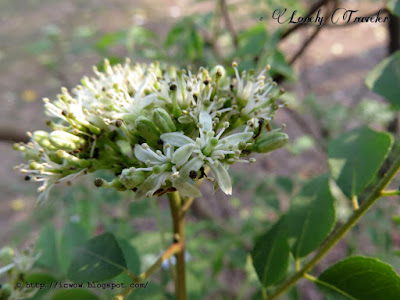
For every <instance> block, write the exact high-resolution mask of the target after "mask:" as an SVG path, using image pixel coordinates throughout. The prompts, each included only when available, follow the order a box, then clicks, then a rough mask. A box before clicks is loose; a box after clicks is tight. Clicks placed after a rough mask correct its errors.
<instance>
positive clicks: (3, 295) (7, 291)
mask: <svg viewBox="0 0 400 300" xmlns="http://www.w3.org/2000/svg"><path fill="white" fill-rule="evenodd" d="M11 291H12V290H11V285H10V284H8V283H6V284H4V285H2V287H1V288H0V299H4V300H7V299H9V297H10V296H11Z"/></svg>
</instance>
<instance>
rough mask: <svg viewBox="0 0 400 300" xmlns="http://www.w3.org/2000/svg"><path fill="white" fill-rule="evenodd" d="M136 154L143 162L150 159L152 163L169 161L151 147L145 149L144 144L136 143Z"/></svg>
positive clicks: (157, 163)
mask: <svg viewBox="0 0 400 300" xmlns="http://www.w3.org/2000/svg"><path fill="white" fill-rule="evenodd" d="M134 152H135V156H136V158H137V159H138V160H140V161H142V162H146V161H148V160H149V161H150V162H151V163H152V164H156V165H159V164H162V163H164V162H166V161H167V159H166V158H165V157H162V156H159V155H158V154H156V153H154V152H153V151H152V150H150V149H145V148H143V146H141V145H139V144H137V145H135V149H134Z"/></svg>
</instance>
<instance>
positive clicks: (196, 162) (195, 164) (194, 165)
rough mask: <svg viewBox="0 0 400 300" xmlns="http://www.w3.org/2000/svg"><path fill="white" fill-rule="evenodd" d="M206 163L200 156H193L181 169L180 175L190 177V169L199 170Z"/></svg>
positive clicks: (185, 177)
mask: <svg viewBox="0 0 400 300" xmlns="http://www.w3.org/2000/svg"><path fill="white" fill-rule="evenodd" d="M203 164H204V161H203V160H201V159H200V158H198V157H195V158H192V159H191V160H190V161H189V162H188V163H187V164H185V165H184V166H183V167H182V169H180V170H179V176H180V177H181V178H184V179H188V178H189V173H190V171H196V172H197V171H198V170H199V169H200V168H201V166H202V165H203Z"/></svg>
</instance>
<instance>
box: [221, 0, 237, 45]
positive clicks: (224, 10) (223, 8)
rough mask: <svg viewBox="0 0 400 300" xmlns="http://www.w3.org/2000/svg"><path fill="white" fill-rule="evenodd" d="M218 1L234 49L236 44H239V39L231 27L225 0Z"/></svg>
mask: <svg viewBox="0 0 400 300" xmlns="http://www.w3.org/2000/svg"><path fill="white" fill-rule="evenodd" d="M219 3H220V6H221V12H222V16H223V18H224V22H225V26H226V28H227V29H228V31H229V33H230V35H231V38H232V41H233V45H234V46H235V49H237V48H238V46H239V39H238V36H237V33H236V31H235V28H234V27H233V24H232V21H231V18H230V16H229V12H228V6H227V5H226V1H225V0H220V1H219Z"/></svg>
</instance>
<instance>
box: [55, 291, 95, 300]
mask: <svg viewBox="0 0 400 300" xmlns="http://www.w3.org/2000/svg"><path fill="white" fill-rule="evenodd" d="M71 299H74V300H99V299H100V298H99V297H98V296H97V295H96V294H93V293H92V292H91V291H89V290H82V289H72V290H60V291H57V292H55V293H54V294H53V295H52V297H51V298H50V300H71Z"/></svg>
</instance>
